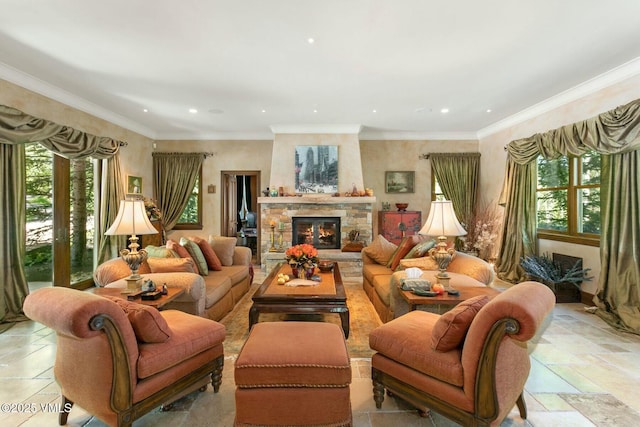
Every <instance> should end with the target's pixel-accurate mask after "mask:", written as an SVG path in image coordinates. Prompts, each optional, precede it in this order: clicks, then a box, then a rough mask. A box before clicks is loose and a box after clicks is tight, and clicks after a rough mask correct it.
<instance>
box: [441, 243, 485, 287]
mask: <svg viewBox="0 0 640 427" xmlns="http://www.w3.org/2000/svg"><path fill="white" fill-rule="evenodd" d="M447 271H450V272H451V273H460V274H464V275H467V276H469V277H472V278H474V279H476V280H477V281H478V282H482V283H484V284H485V285H489V284H491V282H493V279H494V278H495V272H494V271H493V267H492V266H491V264H489V263H488V262H486V261H485V260H483V259H480V258H478V257H475V256H472V255H467V254H465V253H463V252H458V251H456V255H455V257H454V258H453V261H451V264H449V267H448V268H447Z"/></svg>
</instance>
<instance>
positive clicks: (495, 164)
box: [480, 75, 640, 293]
mask: <svg viewBox="0 0 640 427" xmlns="http://www.w3.org/2000/svg"><path fill="white" fill-rule="evenodd" d="M638 98H640V75H639V76H635V77H632V78H629V79H627V80H625V81H623V82H620V83H618V84H615V85H613V86H610V87H608V88H605V89H602V90H599V91H597V92H595V93H593V94H590V95H587V96H584V97H583V98H580V99H578V100H576V101H573V102H571V103H568V104H566V105H563V106H561V107H558V108H555V109H553V110H551V111H548V112H546V113H544V114H540V115H539V116H537V117H534V118H532V119H529V120H526V121H524V122H522V123H519V124H516V125H514V126H511V127H509V128H507V129H505V130H502V131H500V132H497V133H495V134H493V135H490V136H487V137H485V138H482V139H481V140H480V152H481V153H482V157H481V165H482V166H481V167H482V169H481V170H482V172H481V177H482V179H481V189H482V193H483V194H484V195H486V197H487V198H488V199H489V200H491V199H493V200H497V199H498V197H499V196H500V190H501V188H502V184H503V182H504V173H505V164H506V159H507V155H506V152H505V151H504V148H503V147H504V146H505V145H506V144H508V143H509V142H511V141H513V140H515V139H519V138H526V137H528V136H531V135H533V134H535V133H541V132H546V131H548V130H551V129H555V128H557V127H560V126H563V125H566V124H570V123H574V122H577V121H580V120H584V119H587V118H589V117H593V116H596V115H598V114H600V113H603V112H605V111H608V110H610V109H612V108H615V107H617V106H618V105H622V104H626V103H627V102H629V101H632V100H634V99H638ZM539 251H540V252H541V253H544V252H549V253H552V252H557V253H563V254H567V255H571V256H575V257H581V258H583V259H584V266H585V267H586V268H591V273H592V275H594V276H595V279H594V280H593V281H591V282H585V283H583V285H582V289H583V290H584V291H585V292H589V293H595V290H596V287H597V282H598V280H597V279H598V275H599V274H600V253H599V248H595V247H591V246H583V245H575V244H570V243H564V242H555V241H550V240H544V241H540V242H539Z"/></svg>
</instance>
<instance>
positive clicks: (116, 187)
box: [94, 153, 127, 265]
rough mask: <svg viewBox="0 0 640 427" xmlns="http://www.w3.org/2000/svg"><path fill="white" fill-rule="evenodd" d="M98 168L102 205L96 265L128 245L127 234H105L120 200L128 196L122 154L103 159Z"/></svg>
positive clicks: (112, 256) (97, 236)
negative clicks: (125, 187)
mask: <svg viewBox="0 0 640 427" xmlns="http://www.w3.org/2000/svg"><path fill="white" fill-rule="evenodd" d="M98 169H99V175H98V176H99V177H100V180H99V182H98V186H99V191H100V200H99V203H100V206H99V208H98V215H99V216H98V218H96V220H95V221H94V223H95V224H97V225H98V227H99V230H98V231H99V233H95V238H96V240H97V242H96V247H97V248H98V251H97V252H98V255H97V258H96V265H98V264H102V263H103V262H105V261H107V260H110V259H112V258H116V257H117V256H118V255H119V252H120V249H124V248H126V247H127V236H105V234H104V232H105V231H107V229H108V228H109V227H110V226H111V224H113V221H114V220H115V219H116V216H117V215H118V208H119V206H120V200H124V199H125V197H126V192H125V189H124V178H123V177H122V169H121V168H120V154H119V153H116V155H114V156H112V157H110V158H108V159H105V160H101V161H100V165H99V168H98Z"/></svg>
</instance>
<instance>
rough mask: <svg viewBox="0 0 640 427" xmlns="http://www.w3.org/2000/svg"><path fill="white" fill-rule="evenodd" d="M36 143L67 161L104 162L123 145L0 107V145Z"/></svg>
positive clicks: (106, 138)
mask: <svg viewBox="0 0 640 427" xmlns="http://www.w3.org/2000/svg"><path fill="white" fill-rule="evenodd" d="M28 142H38V143H40V144H41V145H43V146H44V147H46V148H47V149H49V150H51V151H53V152H54V153H57V154H60V155H62V156H64V157H66V158H69V159H78V158H83V157H88V156H91V157H93V158H96V159H106V158H109V157H111V156H113V155H114V154H115V153H117V152H118V150H119V148H120V146H121V145H126V143H124V142H121V141H116V140H114V139H112V138H108V137H103V136H95V135H91V134H89V133H86V132H82V131H79V130H77V129H74V128H72V127H69V126H64V125H60V124H57V123H54V122H51V121H49V120H45V119H40V118H37V117H34V116H31V115H29V114H25V113H23V112H22V111H20V110H17V109H15V108H12V107H8V106H6V105H0V143H4V144H25V143H28Z"/></svg>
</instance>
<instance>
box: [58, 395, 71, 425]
mask: <svg viewBox="0 0 640 427" xmlns="http://www.w3.org/2000/svg"><path fill="white" fill-rule="evenodd" d="M60 397H61V398H62V408H60V413H59V414H58V424H60V425H61V426H63V425H66V424H67V418H68V417H69V412H71V408H72V407H73V402H72V401H70V400H69V399H67V397H66V396H64V395H60Z"/></svg>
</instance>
